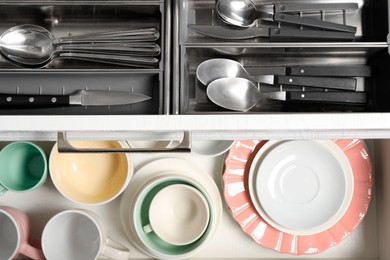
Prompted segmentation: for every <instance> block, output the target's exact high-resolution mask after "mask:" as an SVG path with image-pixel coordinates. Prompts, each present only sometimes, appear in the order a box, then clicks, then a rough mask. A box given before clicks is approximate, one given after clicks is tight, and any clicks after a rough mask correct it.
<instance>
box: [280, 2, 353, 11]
mask: <svg viewBox="0 0 390 260" xmlns="http://www.w3.org/2000/svg"><path fill="white" fill-rule="evenodd" d="M357 9H359V5H358V4H357V3H339V4H338V3H331V4H330V3H328V4H308V3H304V4H299V3H293V4H285V3H284V4H275V5H274V11H275V13H283V12H305V11H306V12H307V11H317V12H319V11H342V10H351V11H355V10H357Z"/></svg>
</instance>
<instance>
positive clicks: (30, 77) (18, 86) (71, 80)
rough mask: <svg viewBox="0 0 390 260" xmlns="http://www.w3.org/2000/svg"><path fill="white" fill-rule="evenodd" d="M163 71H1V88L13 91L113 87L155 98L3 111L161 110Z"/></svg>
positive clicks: (4, 111) (117, 112)
mask: <svg viewBox="0 0 390 260" xmlns="http://www.w3.org/2000/svg"><path fill="white" fill-rule="evenodd" d="M161 74H162V72H160V71H157V70H156V71H155V72H151V71H142V70H140V71H132V72H129V71H124V72H91V71H89V72H41V73H35V72H0V78H1V83H0V92H1V93H7V94H8V93H10V94H16V93H18V94H43V95H44V94H48V95H63V94H64V95H65V94H71V93H73V92H76V91H77V90H80V89H87V90H113V91H126V92H135V93H141V94H145V95H148V96H150V97H152V99H150V100H148V101H145V102H141V103H136V104H131V105H123V106H122V105H120V106H98V107H92V106H91V107H81V106H72V107H64V108H37V109H35V108H34V109H23V108H21V109H2V108H0V114H1V115H19V114H20V115H41V114H43V115H132V114H162V113H163V106H162V103H163V88H162V82H161V80H160V78H161V77H162V76H161Z"/></svg>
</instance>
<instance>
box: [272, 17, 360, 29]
mask: <svg viewBox="0 0 390 260" xmlns="http://www.w3.org/2000/svg"><path fill="white" fill-rule="evenodd" d="M274 21H275V22H281V23H289V24H297V25H303V26H308V27H314V28H320V29H327V30H334V31H340V32H350V33H356V27H354V26H350V25H345V24H339V23H331V22H327V21H321V20H317V19H313V18H308V17H301V16H296V15H291V14H284V13H275V15H274Z"/></svg>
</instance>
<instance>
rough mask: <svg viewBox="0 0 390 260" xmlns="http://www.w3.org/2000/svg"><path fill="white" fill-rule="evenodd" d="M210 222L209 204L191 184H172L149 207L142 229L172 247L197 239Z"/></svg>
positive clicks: (157, 195) (156, 196)
mask: <svg viewBox="0 0 390 260" xmlns="http://www.w3.org/2000/svg"><path fill="white" fill-rule="evenodd" d="M209 219H210V209H209V203H208V201H207V199H206V198H205V196H204V195H203V193H202V192H200V191H199V190H198V189H197V188H195V187H193V186H192V185H187V184H173V185H169V186H167V187H165V188H163V189H162V190H160V191H159V192H158V193H157V194H156V195H155V196H154V198H153V199H152V201H151V203H150V205H149V221H150V222H149V224H147V225H146V226H144V227H143V230H144V231H145V232H147V233H150V232H154V233H155V234H156V235H157V236H158V237H159V238H160V239H162V240H163V241H165V242H167V243H169V244H172V245H178V246H182V245H188V244H191V243H193V242H195V241H196V240H198V238H200V237H201V236H202V235H203V233H204V231H205V230H206V228H207V225H208V223H209Z"/></svg>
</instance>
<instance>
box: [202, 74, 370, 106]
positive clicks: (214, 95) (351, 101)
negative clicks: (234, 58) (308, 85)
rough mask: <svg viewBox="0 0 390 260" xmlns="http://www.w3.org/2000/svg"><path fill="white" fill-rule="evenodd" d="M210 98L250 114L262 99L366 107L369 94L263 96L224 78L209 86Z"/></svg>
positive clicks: (244, 82) (241, 82)
mask: <svg viewBox="0 0 390 260" xmlns="http://www.w3.org/2000/svg"><path fill="white" fill-rule="evenodd" d="M207 96H208V98H209V99H210V100H211V101H212V102H214V103H215V104H217V105H219V106H221V107H223V108H226V109H230V110H235V111H248V110H250V109H251V108H253V107H254V106H255V105H256V104H257V103H258V102H259V101H261V100H262V99H274V100H281V101H297V102H313V103H329V104H345V105H364V104H366V103H367V93H365V92H349V91H329V92H325V91H313V92H311V91H290V92H288V91H275V92H267V93H261V92H260V91H259V90H258V89H257V87H256V86H255V84H253V83H252V82H250V81H249V80H247V79H244V78H221V79H217V80H214V81H213V82H211V83H210V84H209V85H208V87H207Z"/></svg>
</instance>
